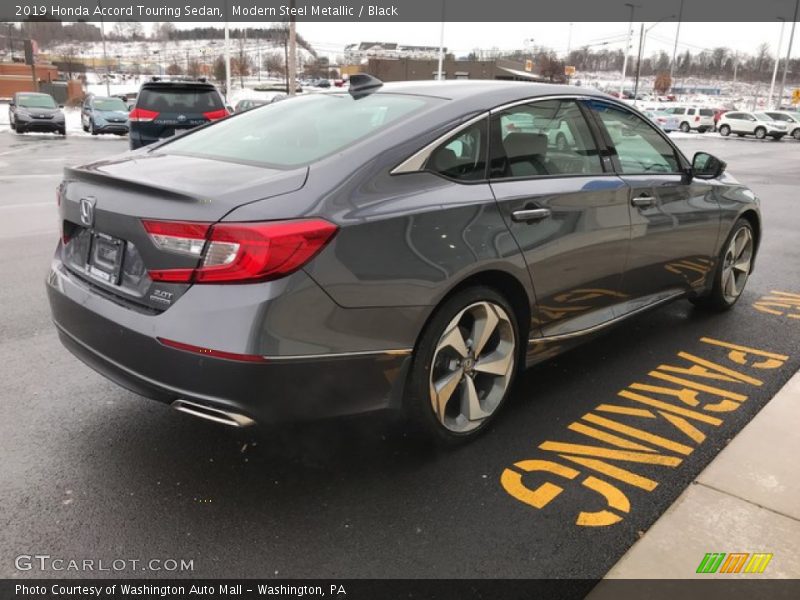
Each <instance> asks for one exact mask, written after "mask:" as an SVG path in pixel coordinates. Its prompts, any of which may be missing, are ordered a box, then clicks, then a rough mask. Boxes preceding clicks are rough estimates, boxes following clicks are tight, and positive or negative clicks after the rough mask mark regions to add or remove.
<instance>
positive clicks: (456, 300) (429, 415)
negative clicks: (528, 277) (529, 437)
mask: <svg viewBox="0 0 800 600" xmlns="http://www.w3.org/2000/svg"><path fill="white" fill-rule="evenodd" d="M480 302H488V303H491V304H494V305H496V306H497V307H500V308H502V309H503V311H504V312H505V314H506V315H507V317H508V318H509V321H510V323H511V329H512V330H513V335H514V348H513V356H514V362H513V366H512V371H511V374H510V377H509V378H508V380H507V384H506V385H507V387H506V388H505V390H504V391H503V392H502V399H501V400H500V401H499V402H498V403H497V404H496V407H495V408H494V409H493V411H492V413H491V414H490V416H488V417H486V418H484V419H483V420H482V421H481V423H480V424H479V425H477V426H476V427H475V428H474V429H471V430H469V431H466V432H455V431H452V430H450V429H448V428H447V427H445V425H443V424H442V423H441V422H440V421H439V418H438V417H437V416H436V413H435V411H434V407H433V404H432V399H431V395H430V385H431V372H432V369H433V368H435V365H434V363H433V361H434V358H435V357H436V349H437V345H438V344H439V343H440V340H441V338H442V336H443V335H444V334H445V333H446V331H445V329H446V328H447V326H448V325H449V324H450V323H451V321H452V320H453V319H454V318H456V317H457V315H458V314H459V313H460V312H461V311H463V310H465V309H466V308H467V307H470V306H472V305H474V304H476V303H480ZM525 339H526V337H525V335H524V334H523V333H522V332H520V328H519V323H518V321H517V316H516V314H515V313H514V309H513V308H512V306H511V304H510V303H509V302H508V300H506V298H505V297H504V296H503V295H502V294H500V293H499V292H497V291H495V290H494V289H492V288H489V287H485V286H475V287H469V288H465V289H463V290H461V291H459V292H457V293H456V294H454V295H453V296H451V297H450V298H449V299H447V300H446V301H445V302H444V303H443V304H442V305H441V306H439V307H438V308H437V309H436V311H435V313H434V314H433V317H432V318H431V319H430V320H429V321H428V323H427V325H426V326H425V328H424V329H423V331H422V333H421V334H420V337H419V339H418V341H417V345H416V348H415V349H414V355H413V359H412V362H411V368H410V369H409V373H408V379H407V381H406V388H405V394H404V399H403V409H404V412H405V415H406V417H407V419H408V421H409V424H410V425H411V426H412V427H413V428H414V429H415V430H418V431H420V432H421V433H422V434H423V435H424V436H425V437H426V438H428V439H430V440H432V441H434V442H436V443H439V444H442V445H447V446H452V445H457V444H461V443H464V442H467V441H469V440H472V439H474V438H475V437H477V436H478V435H480V434H481V433H483V432H484V431H485V430H486V429H487V426H488V424H489V423H490V422H491V421H492V420H493V419H494V418H495V417H496V416H497V413H498V412H500V410H501V409H502V407H503V404H505V401H506V400H507V398H508V395H509V392H510V390H511V389H512V388H513V382H514V380H515V379H516V376H517V373H518V372H519V366H520V364H521V362H522V360H524V353H523V349H524V344H523V343H521V342H520V340H525ZM460 385H462V384H459V386H460ZM457 389H460V387H459V388H457ZM453 393H455V392H453Z"/></svg>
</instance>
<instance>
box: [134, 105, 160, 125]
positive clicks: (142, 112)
mask: <svg viewBox="0 0 800 600" xmlns="http://www.w3.org/2000/svg"><path fill="white" fill-rule="evenodd" d="M156 118H158V113H157V112H156V111H154V110H146V109H144V108H134V109H133V110H132V111H131V112H130V113H129V114H128V120H129V121H130V122H131V123H149V122H150V121H153V120H155V119H156Z"/></svg>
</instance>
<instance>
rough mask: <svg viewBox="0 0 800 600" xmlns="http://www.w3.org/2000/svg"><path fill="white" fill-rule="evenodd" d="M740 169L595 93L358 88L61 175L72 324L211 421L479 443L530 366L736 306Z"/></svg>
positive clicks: (751, 214)
mask: <svg viewBox="0 0 800 600" xmlns="http://www.w3.org/2000/svg"><path fill="white" fill-rule="evenodd" d="M725 167H726V166H725V164H724V163H723V162H722V161H720V160H719V159H717V158H715V157H713V156H711V155H708V154H705V153H698V154H696V155H695V156H694V158H693V160H692V161H689V160H687V158H686V157H685V156H684V155H683V154H682V153H681V152H680V150H678V149H677V148H676V147H675V146H674V145H673V143H672V142H671V141H670V140H669V138H667V137H666V136H665V135H664V134H663V133H662V132H661V131H660V130H659V129H658V128H657V127H656V126H654V125H653V124H652V123H651V122H650V121H649V120H648V119H647V118H645V117H644V116H642V115H641V114H640V113H638V112H637V111H635V110H633V109H632V108H630V107H629V106H627V105H626V104H624V103H621V102H619V101H617V100H615V99H614V98H611V97H608V96H606V95H603V94H601V93H599V92H595V91H592V90H588V89H583V88H576V87H567V86H557V85H545V84H533V83H519V82H501V81H454V82H406V83H398V84H386V85H384V84H382V82H380V81H379V80H377V79H376V78H374V77H371V76H369V75H360V76H354V77H353V78H352V79H351V85H350V89H349V90H348V91H340V90H336V91H334V92H331V93H320V94H313V95H308V96H301V97H296V98H293V99H290V100H286V101H284V102H278V103H275V104H269V105H266V106H264V107H260V108H256V109H254V110H252V111H248V112H245V113H242V114H240V115H236V116H233V117H230V118H227V119H225V120H222V121H219V122H217V123H213V124H211V125H208V126H205V127H202V128H200V129H197V130H195V131H193V132H191V133H189V134H186V135H183V136H180V137H177V138H174V139H171V140H165V141H163V142H161V143H159V144H156V145H154V146H150V147H147V148H144V149H141V150H138V151H135V152H131V153H128V154H124V155H121V156H118V157H113V158H109V159H107V160H103V161H99V162H95V163H92V164H88V165H85V166H82V167H76V168H68V169H66V171H65V176H64V181H63V183H62V184H61V185H60V186H59V188H58V202H59V206H60V208H59V211H60V219H61V222H62V238H61V241H60V243H59V244H58V248H57V250H56V254H55V257H54V259H53V263H52V268H51V270H50V273H49V277H48V280H47V289H48V293H49V298H50V304H51V307H52V313H53V319H54V321H55V324H56V326H57V328H58V331H59V333H60V336H61V339H62V341H63V343H64V344H65V345H66V347H67V348H68V349H69V350H70V351H72V352H73V353H74V354H75V355H77V356H78V357H79V358H80V359H81V360H83V361H84V362H86V363H87V364H88V365H90V366H91V367H93V368H94V369H96V370H97V371H99V372H100V373H102V374H103V375H105V376H106V377H108V378H109V379H111V380H113V381H115V382H117V383H118V384H120V385H121V386H124V387H126V388H128V389H130V390H133V391H135V392H137V393H139V394H141V395H143V396H147V397H150V398H153V399H156V400H160V401H162V402H166V403H169V404H171V405H172V406H173V407H175V408H177V409H179V410H181V411H183V412H186V413H190V414H193V415H195V416H198V417H202V418H206V419H210V420H213V421H217V422H221V423H226V424H229V425H234V426H244V425H250V424H253V423H266V422H278V421H282V420H288V419H316V418H321V417H333V416H338V415H352V414H358V413H366V412H369V411H376V410H387V409H388V410H393V411H403V412H404V413H405V414H406V415H407V417H408V418H409V420H410V421H411V422H413V423H414V424H415V425H416V426H418V427H420V428H422V429H423V430H425V431H426V432H427V433H429V434H430V435H432V436H433V437H435V438H438V439H439V440H441V441H444V442H457V441H461V440H466V439H470V438H471V437H473V436H475V435H476V434H478V433H480V432H481V431H483V430H484V429H485V428H486V426H487V424H488V423H489V422H490V421H491V419H492V418H493V417H494V416H495V415H496V414H497V412H498V410H499V409H500V407H501V405H502V404H503V402H504V400H505V399H506V398H507V396H508V395H509V390H510V389H511V387H512V383H513V381H514V379H515V376H516V375H517V374H518V373H519V372H520V371H521V370H522V369H523V368H525V367H528V366H530V365H532V364H534V363H537V362H540V361H542V360H545V359H546V358H548V357H551V356H553V355H555V354H557V353H559V352H562V351H564V350H566V349H568V348H569V347H571V346H572V345H574V344H576V343H579V342H581V341H582V340H585V339H588V338H589V337H591V336H592V335H593V334H594V333H596V332H598V331H600V330H603V329H604V328H606V327H608V326H611V325H614V324H617V323H619V322H621V321H624V320H625V319H627V318H628V317H631V316H634V315H636V314H639V313H641V312H642V311H644V310H647V309H650V308H653V307H656V306H659V305H661V304H663V303H665V302H668V301H671V300H675V299H678V298H687V299H689V300H690V301H692V302H694V303H695V304H697V305H700V306H703V307H706V308H712V309H717V310H721V309H728V308H730V307H732V306H733V305H734V304H735V303H736V301H737V300H738V299H739V297H740V296H741V294H742V290H743V289H744V286H745V283H746V282H747V278H748V276H749V274H750V273H751V271H752V269H753V261H754V258H755V255H756V251H757V249H758V244H759V239H760V237H761V225H760V223H761V217H760V213H759V207H758V200H757V199H756V197H755V196H754V195H753V193H752V192H751V191H750V190H749V189H747V188H746V187H744V186H743V185H741V184H739V183H738V182H737V181H736V180H735V179H733V177H731V176H730V175H729V174H727V173H726V172H725Z"/></svg>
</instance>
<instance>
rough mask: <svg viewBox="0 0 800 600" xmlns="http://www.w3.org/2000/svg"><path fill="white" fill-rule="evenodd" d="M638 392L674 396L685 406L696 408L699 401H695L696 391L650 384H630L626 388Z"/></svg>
mask: <svg viewBox="0 0 800 600" xmlns="http://www.w3.org/2000/svg"><path fill="white" fill-rule="evenodd" d="M628 387H629V388H631V389H633V390H639V391H640V392H653V393H655V394H662V395H664V396H674V397H675V398H677V399H678V400H680V401H681V402H683V403H684V404H686V405H687V406H698V405H699V404H700V401H699V400H698V399H697V391H696V390H687V389H675V388H668V387H664V386H662V385H652V384H650V383H632V384H630V385H629V386H628Z"/></svg>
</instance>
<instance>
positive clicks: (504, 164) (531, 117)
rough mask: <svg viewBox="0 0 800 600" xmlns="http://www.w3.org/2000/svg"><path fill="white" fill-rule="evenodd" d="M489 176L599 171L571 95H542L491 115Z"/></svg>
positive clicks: (590, 140)
mask: <svg viewBox="0 0 800 600" xmlns="http://www.w3.org/2000/svg"><path fill="white" fill-rule="evenodd" d="M489 154H490V171H491V172H490V177H491V178H492V179H506V178H514V177H537V176H543V175H592V174H597V173H602V172H603V167H602V163H601V162H600V155H599V153H598V151H597V146H596V144H595V142H594V139H593V137H592V135H591V131H590V130H589V125H588V124H587V123H586V120H585V119H584V117H583V113H581V110H580V108H579V107H578V105H577V103H576V102H575V101H574V100H543V101H540V102H531V103H530V104H523V105H520V106H515V107H513V108H510V109H508V110H505V111H503V112H500V113H497V114H496V115H494V116H493V117H492V122H491V140H490V143H489Z"/></svg>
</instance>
